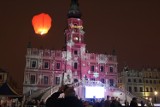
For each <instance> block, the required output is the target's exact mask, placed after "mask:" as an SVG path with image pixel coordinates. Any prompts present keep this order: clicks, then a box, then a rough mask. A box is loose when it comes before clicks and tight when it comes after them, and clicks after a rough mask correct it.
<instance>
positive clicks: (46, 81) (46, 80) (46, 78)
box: [44, 76, 48, 84]
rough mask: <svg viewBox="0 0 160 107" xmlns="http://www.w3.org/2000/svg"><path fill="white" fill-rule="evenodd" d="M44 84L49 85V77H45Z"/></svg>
mask: <svg viewBox="0 0 160 107" xmlns="http://www.w3.org/2000/svg"><path fill="white" fill-rule="evenodd" d="M44 84H48V76H44Z"/></svg>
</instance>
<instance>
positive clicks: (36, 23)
mask: <svg viewBox="0 0 160 107" xmlns="http://www.w3.org/2000/svg"><path fill="white" fill-rule="evenodd" d="M51 22H52V19H51V17H50V16H49V15H48V14H46V13H41V14H38V15H35V16H34V17H33V18H32V25H33V28H34V31H35V33H36V34H39V35H45V34H47V33H48V31H49V29H50V28H51Z"/></svg>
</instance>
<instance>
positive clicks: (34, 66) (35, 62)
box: [31, 60, 37, 68]
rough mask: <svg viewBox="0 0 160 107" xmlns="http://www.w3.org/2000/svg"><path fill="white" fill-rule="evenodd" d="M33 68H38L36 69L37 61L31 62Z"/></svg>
mask: <svg viewBox="0 0 160 107" xmlns="http://www.w3.org/2000/svg"><path fill="white" fill-rule="evenodd" d="M31 67H32V68H36V67H37V61H35V60H32V61H31Z"/></svg>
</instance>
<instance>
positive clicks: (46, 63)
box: [43, 61, 49, 69]
mask: <svg viewBox="0 0 160 107" xmlns="http://www.w3.org/2000/svg"><path fill="white" fill-rule="evenodd" d="M43 68H44V69H49V61H45V62H44V63H43Z"/></svg>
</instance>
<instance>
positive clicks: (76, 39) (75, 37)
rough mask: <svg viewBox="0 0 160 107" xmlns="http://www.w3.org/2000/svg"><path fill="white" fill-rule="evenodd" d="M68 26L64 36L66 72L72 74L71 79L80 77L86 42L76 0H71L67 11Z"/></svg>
mask: <svg viewBox="0 0 160 107" xmlns="http://www.w3.org/2000/svg"><path fill="white" fill-rule="evenodd" d="M67 16H68V19H67V22H68V27H67V29H66V30H65V36H66V57H67V58H66V59H67V60H66V72H67V73H71V74H72V78H73V81H74V82H76V81H79V80H81V79H82V71H83V67H82V62H83V61H84V59H85V58H84V56H85V49H86V44H85V43H84V31H83V21H82V20H81V12H80V10H79V5H78V0H72V1H71V5H70V9H69V11H68V14H67Z"/></svg>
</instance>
